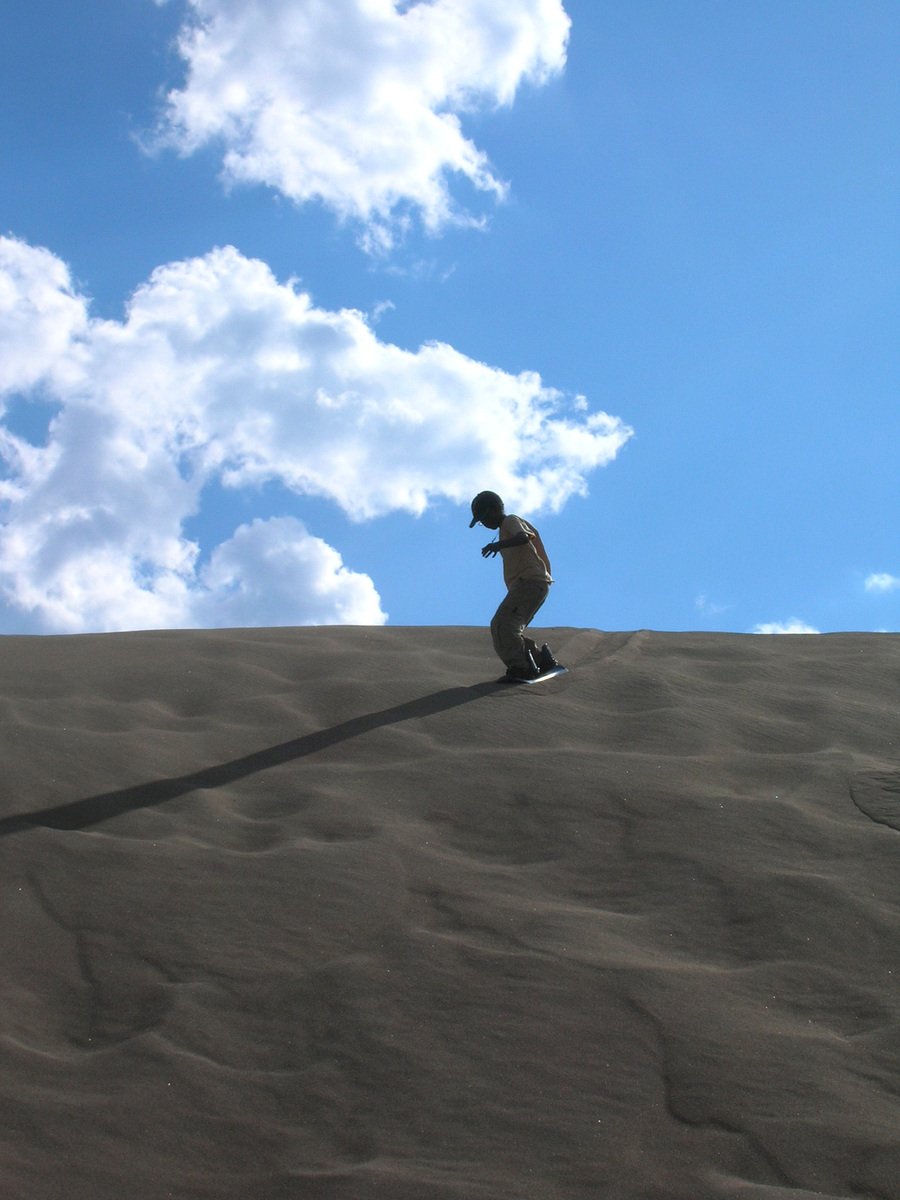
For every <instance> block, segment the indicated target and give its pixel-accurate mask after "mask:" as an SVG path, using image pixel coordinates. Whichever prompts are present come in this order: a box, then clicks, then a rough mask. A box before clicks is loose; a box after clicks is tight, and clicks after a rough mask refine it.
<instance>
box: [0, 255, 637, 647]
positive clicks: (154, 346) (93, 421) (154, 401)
mask: <svg viewBox="0 0 900 1200" xmlns="http://www.w3.org/2000/svg"><path fill="white" fill-rule="evenodd" d="M0 295H3V296H4V297H5V298H6V301H7V308H8V311H9V312H10V313H18V312H27V313H28V314H29V317H30V319H29V320H28V321H22V320H18V319H17V318H10V320H9V321H8V322H7V323H5V324H3V325H0V361H2V362H3V363H4V366H5V376H4V381H3V387H4V390H5V392H6V393H7V394H10V393H16V392H18V393H24V392H26V391H27V390H28V389H32V392H31V394H39V395H40V396H42V397H43V398H49V399H52V400H53V401H54V403H55V404H56V406H57V408H58V414H57V415H56V416H55V417H54V419H53V420H52V422H51V424H50V428H49V432H48V437H47V440H46V444H44V445H40V446H38V445H33V444H31V443H30V442H29V441H27V440H26V439H24V438H22V437H19V436H16V435H15V434H14V433H12V432H11V431H10V430H9V429H8V428H5V427H3V426H0V454H2V457H3V460H4V461H5V463H6V470H5V472H4V478H2V479H0V500H2V502H3V507H4V525H3V529H2V536H0V586H2V588H3V591H4V593H5V595H6V598H7V600H8V602H9V603H10V604H11V605H13V606H14V607H16V608H17V609H19V610H21V611H24V612H27V613H29V614H31V616H32V620H33V623H34V627H35V628H40V629H49V630H59V631H66V632H70V631H76V630H80V629H113V628H138V627H150V626H174V625H181V626H189V625H212V624H236V623H237V624H249V623H262V624H299V623H324V622H327V621H342V622H343V621H346V622H353V623H359V624H370V623H375V622H379V621H383V620H384V619H385V616H384V613H383V612H382V611H381V607H380V603H379V600H378V596H377V593H376V591H375V588H374V585H373V584H372V581H371V580H369V579H368V578H367V577H365V576H360V575H356V574H354V573H353V572H352V571H349V570H348V569H347V568H346V567H344V565H343V563H342V561H341V559H340V556H339V555H338V553H337V551H335V550H333V549H332V548H331V547H328V546H326V545H325V543H323V542H321V541H318V540H317V539H315V538H314V537H312V536H311V535H310V534H309V533H308V532H307V531H306V530H305V529H304V528H303V527H302V526H301V525H300V524H299V523H297V522H285V521H284V520H278V519H276V520H270V521H268V522H253V523H252V524H250V525H249V526H245V527H242V528H241V529H239V530H237V531H236V532H235V533H234V535H233V537H231V538H230V539H229V540H228V541H227V542H225V543H224V544H223V545H221V546H219V547H218V548H215V549H213V551H212V554H211V556H210V557H209V558H208V559H206V560H205V559H204V551H205V549H206V548H201V547H200V546H198V545H197V544H195V543H194V542H193V541H191V540H190V539H189V538H188V537H186V535H185V532H184V530H185V523H186V522H187V521H188V520H189V519H190V518H191V517H192V516H194V515H195V514H196V513H197V511H198V509H199V508H200V506H201V504H202V493H203V488H204V486H205V485H206V484H207V483H209V482H210V481H212V480H215V481H218V482H220V483H222V484H224V485H225V486H231V487H244V486H247V485H259V484H262V483H265V482H269V481H277V482H279V483H281V484H283V485H284V486H286V487H287V488H289V489H291V490H292V491H294V492H295V493H297V494H301V495H304V494H305V495H318V496H323V497H327V498H329V499H331V500H333V501H334V502H335V503H336V504H338V505H339V506H340V507H341V508H342V509H343V510H344V511H345V512H346V513H348V514H349V515H350V516H351V517H353V518H354V519H364V518H370V517H374V516H377V515H380V514H384V513H388V512H391V511H406V512H410V513H414V514H417V513H421V512H422V511H423V510H424V509H425V508H426V507H427V506H428V504H429V502H430V501H431V500H432V499H433V498H435V497H440V496H443V497H447V498H449V499H451V500H453V501H457V502H463V501H466V500H468V499H469V497H470V496H471V495H473V494H474V493H475V492H476V491H478V490H479V488H481V487H482V486H484V480H485V479H490V480H491V481H492V485H493V486H496V487H497V488H498V489H499V490H500V491H501V492H502V493H503V494H504V495H506V496H507V497H508V498H509V500H510V501H511V502H512V503H514V504H516V505H522V506H524V507H526V508H528V509H530V510H533V509H540V508H550V509H558V508H559V507H560V506H561V505H562V504H563V503H564V502H565V501H566V500H567V499H568V498H569V497H570V496H571V495H572V494H574V493H583V492H584V491H585V487H586V483H585V480H586V475H587V474H588V473H589V472H590V471H591V470H593V469H594V468H596V467H598V466H601V465H603V464H605V463H607V462H609V461H611V460H612V459H613V458H614V457H615V455H616V453H617V452H618V450H619V449H620V448H621V446H622V445H623V444H624V443H625V441H626V440H627V439H628V437H629V436H630V432H631V431H630V430H629V429H627V428H626V427H625V426H624V425H623V424H622V423H621V422H620V421H619V420H618V419H617V418H615V417H611V416H609V415H607V414H605V413H600V412H597V413H591V412H589V411H588V410H587V408H586V406H585V404H584V402H583V401H582V400H581V399H576V400H574V401H573V402H571V403H568V402H567V401H566V400H565V398H564V397H563V396H561V395H560V394H558V393H557V392H555V391H553V390H552V389H550V388H546V387H544V386H543V384H542V383H541V380H540V378H539V376H537V375H536V374H533V373H523V374H520V375H510V374H508V373H506V372H503V371H500V370H498V369H496V368H493V367H490V366H487V365H485V364H483V363H478V362H475V361H473V360H471V359H469V358H466V357H465V356H464V355H462V354H460V353H459V352H457V351H456V350H454V349H453V348H452V347H450V346H446V345H440V344H435V345H428V346H424V347H422V348H421V349H419V350H418V351H417V352H415V353H413V352H410V351H406V350H402V349H400V348H398V347H396V346H392V345H390V344H387V343H384V342H381V341H379V340H378V338H377V337H376V336H375V334H374V333H373V331H372V329H371V327H370V326H369V324H368V323H367V322H366V320H365V318H364V317H363V316H362V315H361V314H360V313H358V312H355V311H351V310H344V311H340V312H331V311H326V310H323V309H319V308H316V307H315V305H314V304H313V303H312V301H311V299H310V297H309V296H308V295H306V294H305V293H303V292H301V291H299V290H298V289H297V288H296V287H295V286H294V285H293V284H291V283H287V284H283V283H279V282H278V281H277V280H276V279H275V278H274V276H273V275H272V273H271V271H270V270H269V268H268V267H267V266H266V265H265V264H264V263H261V262H259V261H255V260H250V259H247V258H244V257H243V256H242V255H241V254H239V253H238V251H236V250H234V249H232V248H225V249H220V250H215V251H212V252H211V253H209V254H207V255H206V256H204V257H202V258H197V259H192V260H189V261H185V262H177V263H172V264H169V265H167V266H165V267H161V268H159V269H158V270H157V271H156V272H154V274H153V275H152V276H151V278H150V279H149V280H148V282H147V283H146V284H145V285H144V286H143V287H141V288H140V289H138V291H137V292H136V293H135V295H134V296H133V297H132V300H131V303H130V305H129V307H128V310H127V314H126V318H125V320H124V321H105V320H97V319H92V318H91V317H90V314H89V311H88V306H87V302H86V301H85V299H84V298H83V297H81V296H79V295H77V293H76V291H75V290H74V289H73V287H72V284H71V281H70V279H69V277H68V273H67V271H66V269H65V267H64V265H63V264H62V263H61V262H60V261H59V260H58V259H56V258H55V257H54V256H53V255H51V254H49V253H48V252H47V251H45V250H39V249H35V248H33V247H30V246H27V245H26V244H24V243H22V242H19V241H15V240H13V239H9V238H0ZM48 331H52V332H48ZM8 349H9V350H14V351H15V352H14V353H9V354H8V353H7V350H8ZM276 564H277V565H276Z"/></svg>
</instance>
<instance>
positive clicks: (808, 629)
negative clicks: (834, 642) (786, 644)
mask: <svg viewBox="0 0 900 1200" xmlns="http://www.w3.org/2000/svg"><path fill="white" fill-rule="evenodd" d="M751 632H752V633H775V634H777V633H821V630H819V629H815V628H813V626H812V625H807V623H806V622H805V621H801V620H800V619H799V618H798V617H791V618H790V620H788V621H768V622H765V623H763V624H762V625H754V626H753V629H752V630H751Z"/></svg>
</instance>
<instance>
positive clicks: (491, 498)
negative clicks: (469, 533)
mask: <svg viewBox="0 0 900 1200" xmlns="http://www.w3.org/2000/svg"><path fill="white" fill-rule="evenodd" d="M502 507H503V501H502V500H501V499H500V497H499V496H498V495H497V493H496V492H479V493H478V495H477V496H476V497H475V499H474V500H473V501H472V520H471V521H470V522H469V528H470V529H471V528H472V526H473V525H477V524H478V522H479V521H480V520H481V514H482V513H483V512H484V510H485V509H486V508H502Z"/></svg>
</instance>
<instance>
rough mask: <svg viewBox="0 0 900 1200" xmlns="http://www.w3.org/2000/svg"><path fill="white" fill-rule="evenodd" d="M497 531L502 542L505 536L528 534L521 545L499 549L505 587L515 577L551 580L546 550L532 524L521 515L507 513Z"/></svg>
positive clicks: (512, 581)
mask: <svg viewBox="0 0 900 1200" xmlns="http://www.w3.org/2000/svg"><path fill="white" fill-rule="evenodd" d="M499 532H500V541H503V542H505V541H506V539H507V538H512V537H515V536H516V534H517V533H527V534H530V537H529V539H528V541H527V542H526V543H525V544H524V545H523V546H510V547H509V549H508V550H501V551H500V554H501V556H502V558H503V581H504V583H505V584H506V586H507V587H509V586H510V584H513V583H515V582H516V580H517V579H542V580H543V581H544V582H545V583H552V582H553V579H552V577H551V575H550V560H549V558H548V557H547V551H546V550H545V549H544V543H543V542H542V541H541V536H540V534H539V533H538V531H537V530H536V529H535V527H534V526H533V525H529V523H528V522H527V521H525V520H523V519H522V517H516V516H514V515H513V514H512V513H509V514H508V515H507V516H505V517H504V518H503V521H502V522H501V525H500V531H499Z"/></svg>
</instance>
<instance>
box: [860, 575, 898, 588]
mask: <svg viewBox="0 0 900 1200" xmlns="http://www.w3.org/2000/svg"><path fill="white" fill-rule="evenodd" d="M865 588H866V591H867V592H893V591H896V590H897V588H900V579H898V578H897V576H896V575H888V574H887V572H881V573H880V574H875V575H870V576H869V577H868V578H867V579H866V583H865Z"/></svg>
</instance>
